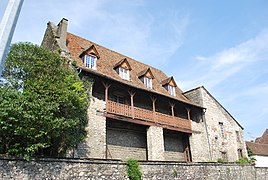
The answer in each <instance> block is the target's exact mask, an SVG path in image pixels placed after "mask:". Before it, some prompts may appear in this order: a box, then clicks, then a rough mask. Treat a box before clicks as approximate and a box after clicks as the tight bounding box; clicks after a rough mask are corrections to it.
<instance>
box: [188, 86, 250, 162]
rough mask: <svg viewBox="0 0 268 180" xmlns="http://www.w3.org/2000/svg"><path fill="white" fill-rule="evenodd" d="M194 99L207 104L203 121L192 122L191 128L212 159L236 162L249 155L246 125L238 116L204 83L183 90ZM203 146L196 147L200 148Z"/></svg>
mask: <svg viewBox="0 0 268 180" xmlns="http://www.w3.org/2000/svg"><path fill="white" fill-rule="evenodd" d="M183 94H184V95H185V96H186V97H187V98H188V99H189V100H191V101H192V102H194V103H196V104H198V105H200V106H202V107H205V108H206V111H205V113H204V116H203V117H202V121H201V122H200V123H196V122H192V128H193V130H195V131H198V132H199V134H200V135H199V136H200V139H199V142H192V143H200V142H201V143H202V144H203V145H204V146H203V147H202V148H204V147H206V148H207V150H208V152H209V157H210V159H211V160H213V161H216V160H218V159H222V160H224V161H231V162H232V161H236V160H237V159H239V158H242V157H247V150H246V145H245V141H244V137H243V127H242V126H241V125H240V124H239V123H238V122H237V121H236V120H235V118H234V117H233V116H232V115H231V114H230V113H229V112H228V111H227V110H226V109H225V108H224V107H223V106H222V105H221V104H220V103H219V102H218V101H217V100H216V99H215V98H214V97H213V96H212V95H211V94H210V93H209V92H208V90H207V89H206V88H205V87H203V86H201V87H197V88H195V89H192V90H189V91H187V92H184V93H183ZM201 150H202V149H194V151H201Z"/></svg>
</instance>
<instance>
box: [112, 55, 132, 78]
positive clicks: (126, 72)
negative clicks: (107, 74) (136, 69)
mask: <svg viewBox="0 0 268 180" xmlns="http://www.w3.org/2000/svg"><path fill="white" fill-rule="evenodd" d="M114 70H115V71H116V72H117V73H118V75H119V76H120V77H121V78H122V79H124V80H127V81H130V71H131V67H130V65H129V63H128V60H127V59H126V58H125V59H122V60H121V61H119V62H118V63H116V64H115V66H114Z"/></svg>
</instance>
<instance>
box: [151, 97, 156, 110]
mask: <svg viewBox="0 0 268 180" xmlns="http://www.w3.org/2000/svg"><path fill="white" fill-rule="evenodd" d="M150 98H151V100H152V102H153V112H155V102H156V99H157V98H156V97H153V96H150Z"/></svg>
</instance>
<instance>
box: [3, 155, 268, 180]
mask: <svg viewBox="0 0 268 180" xmlns="http://www.w3.org/2000/svg"><path fill="white" fill-rule="evenodd" d="M140 167H141V171H142V178H143V180H152V179H155V180H163V179H165V180H184V179H200V180H215V179H221V180H226V179H228V180H237V179H243V180H267V179H268V168H255V167H254V166H240V165H236V164H230V163H229V164H219V163H175V162H174V163H170V162H140ZM0 179H3V180H10V179H27V180H28V179H30V180H31V179H81V180H83V179H94V180H104V179H105V180H106V179H111V180H112V179H114V180H117V179H120V180H124V179H125V180H127V179H128V178H127V167H126V164H125V163H124V162H121V161H114V160H113V161H104V160H79V159H39V160H35V161H29V162H27V161H23V160H20V159H4V158H1V159H0Z"/></svg>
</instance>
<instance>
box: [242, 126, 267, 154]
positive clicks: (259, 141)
mask: <svg viewBox="0 0 268 180" xmlns="http://www.w3.org/2000/svg"><path fill="white" fill-rule="evenodd" d="M246 144H247V146H248V148H250V149H251V151H252V152H253V154H257V155H265V156H268V129H266V130H265V132H264V133H263V135H262V136H261V137H258V138H256V140H255V142H246Z"/></svg>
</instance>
